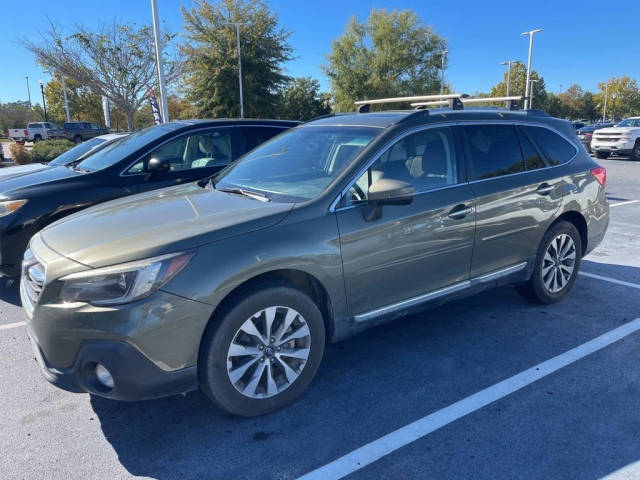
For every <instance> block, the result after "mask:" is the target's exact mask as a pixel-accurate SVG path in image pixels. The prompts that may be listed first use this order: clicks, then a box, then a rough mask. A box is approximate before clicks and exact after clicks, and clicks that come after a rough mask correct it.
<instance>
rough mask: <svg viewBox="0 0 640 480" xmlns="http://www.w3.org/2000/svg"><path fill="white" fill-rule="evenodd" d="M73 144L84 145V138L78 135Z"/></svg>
mask: <svg viewBox="0 0 640 480" xmlns="http://www.w3.org/2000/svg"><path fill="white" fill-rule="evenodd" d="M73 143H82V137H81V136H80V135H76V136H75V137H73Z"/></svg>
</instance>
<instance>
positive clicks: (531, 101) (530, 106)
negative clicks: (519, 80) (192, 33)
mask: <svg viewBox="0 0 640 480" xmlns="http://www.w3.org/2000/svg"><path fill="white" fill-rule="evenodd" d="M539 81H540V80H539V79H533V78H532V79H531V82H530V83H531V100H529V108H533V84H534V83H536V82H539Z"/></svg>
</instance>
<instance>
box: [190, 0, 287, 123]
mask: <svg viewBox="0 0 640 480" xmlns="http://www.w3.org/2000/svg"><path fill="white" fill-rule="evenodd" d="M182 15H183V16H184V20H185V30H186V31H187V38H188V42H187V43H186V44H185V45H183V46H182V47H181V49H180V51H181V52H182V54H183V55H184V56H185V57H186V65H187V71H188V73H187V75H186V78H185V91H186V97H187V100H188V101H189V102H190V103H191V105H192V113H193V114H194V115H195V116H198V117H238V116H240V102H239V87H238V56H237V40H236V30H235V28H234V26H233V25H227V23H228V22H239V23H242V24H243V25H241V26H240V48H241V55H242V89H243V96H244V111H245V116H248V117H255V118H261V117H273V116H275V115H276V114H277V111H278V104H279V95H278V91H279V90H280V89H281V88H282V87H283V86H284V85H285V84H286V82H287V81H288V77H287V76H285V75H284V74H283V73H282V64H283V63H284V62H287V61H289V60H291V59H292V57H291V52H292V49H291V47H290V46H289V43H288V39H289V36H290V33H289V32H288V31H286V30H284V29H282V28H279V27H278V17H277V15H276V14H275V13H273V12H271V11H270V10H269V8H268V7H267V5H266V4H265V3H264V2H263V1H261V0H220V1H218V2H216V3H213V4H212V3H209V2H208V1H207V0H197V1H196V2H195V6H194V7H193V8H191V9H190V10H187V9H186V8H184V7H182Z"/></svg>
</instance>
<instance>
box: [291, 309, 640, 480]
mask: <svg viewBox="0 0 640 480" xmlns="http://www.w3.org/2000/svg"><path fill="white" fill-rule="evenodd" d="M638 330H640V318H636V319H635V320H632V321H630V322H628V323H625V324H623V325H621V326H620V327H618V328H615V329H613V330H610V331H609V332H607V333H605V334H603V335H600V336H599V337H597V338H594V339H593V340H590V341H588V342H586V343H583V344H582V345H579V346H577V347H575V348H572V349H571V350H568V351H566V352H564V353H562V354H560V355H558V356H557V357H553V358H551V359H549V360H547V361H545V362H542V363H539V364H538V365H536V366H534V367H531V368H529V369H528V370H525V371H523V372H520V373H518V374H516V375H514V376H512V377H509V378H507V379H506V380H503V381H501V382H500V383H496V384H495V385H492V386H490V387H488V388H485V389H484V390H481V391H480V392H478V393H474V394H473V395H470V396H468V397H466V398H464V399H462V400H460V401H459V402H456V403H454V404H452V405H449V406H448V407H445V408H443V409H441V410H438V411H436V412H434V413H432V414H430V415H427V416H426V417H423V418H421V419H419V420H416V421H415V422H413V423H410V424H409V425H406V426H404V427H402V428H399V429H398V430H395V431H393V432H391V433H389V434H387V435H385V436H384V437H381V438H378V439H377V440H374V441H373V442H371V443H368V444H366V445H364V446H362V447H360V448H358V449H356V450H354V451H352V452H350V453H347V454H346V455H344V456H343V457H340V458H338V459H336V460H334V461H333V462H331V463H328V464H326V465H324V466H322V467H320V468H318V469H316V470H313V471H311V472H309V473H307V474H305V475H303V476H302V477H300V479H301V480H312V479H313V480H315V479H318V480H320V479H323V480H325V479H334V478H342V477H344V476H346V475H349V474H351V473H353V472H355V471H357V470H360V469H361V468H364V467H365V466H367V465H369V464H371V463H373V462H375V461H376V460H379V459H381V458H382V457H384V456H386V455H389V454H390V453H392V452H394V451H396V450H398V449H399V448H402V447H404V446H406V445H408V444H410V443H412V442H415V441H416V440H418V439H420V438H422V437H424V436H426V435H428V434H430V433H431V432H434V431H436V430H438V429H439V428H442V427H444V426H445V425H448V424H449V423H451V422H454V421H456V420H458V419H460V418H462V417H464V416H466V415H468V414H470V413H472V412H475V411H476V410H479V409H480V408H482V407H485V406H487V405H489V404H490V403H493V402H495V401H496V400H499V399H501V398H503V397H505V396H507V395H509V394H511V393H513V392H516V391H518V390H520V389H521V388H524V387H526V386H527V385H530V384H531V383H533V382H536V381H538V380H540V379H541V378H544V377H546V376H547V375H550V374H552V373H554V372H556V371H557V370H560V369H561V368H563V367H566V366H567V365H571V364H572V363H574V362H577V361H578V360H580V359H582V358H584V357H586V356H588V355H591V354H592V353H594V352H597V351H598V350H601V349H603V348H605V347H607V346H609V345H611V344H612V343H615V342H617V341H618V340H621V339H623V338H625V337H627V336H629V335H631V334H632V333H634V332H637V331H638Z"/></svg>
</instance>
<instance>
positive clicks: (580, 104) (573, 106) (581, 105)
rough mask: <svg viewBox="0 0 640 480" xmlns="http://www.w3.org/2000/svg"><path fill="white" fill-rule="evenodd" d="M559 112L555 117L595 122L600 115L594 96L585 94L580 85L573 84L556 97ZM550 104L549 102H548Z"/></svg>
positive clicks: (555, 113) (588, 93)
mask: <svg viewBox="0 0 640 480" xmlns="http://www.w3.org/2000/svg"><path fill="white" fill-rule="evenodd" d="M554 97H556V98H557V102H555V103H557V104H558V106H559V109H558V110H559V111H556V112H554V116H557V117H562V118H568V119H571V120H573V119H585V120H595V119H596V118H597V117H598V116H599V114H598V112H597V109H596V107H595V103H594V101H593V94H592V93H591V92H585V91H583V90H582V87H580V85H578V84H575V83H574V84H573V85H571V86H570V87H569V88H567V89H566V90H565V91H564V92H562V93H560V94H558V95H554ZM547 103H549V102H547Z"/></svg>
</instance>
